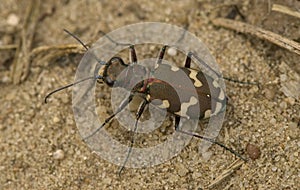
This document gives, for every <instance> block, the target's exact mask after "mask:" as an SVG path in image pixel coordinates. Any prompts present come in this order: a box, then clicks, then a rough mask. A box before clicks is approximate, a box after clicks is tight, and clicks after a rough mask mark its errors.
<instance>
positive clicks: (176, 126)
mask: <svg viewBox="0 0 300 190" xmlns="http://www.w3.org/2000/svg"><path fill="white" fill-rule="evenodd" d="M179 123H180V117H179V116H175V130H176V131H177V132H180V133H183V134H186V135H190V136H193V137H196V138H198V139H203V140H205V141H208V142H211V143H213V144H216V145H218V146H220V147H222V148H223V149H225V150H226V151H228V152H230V153H232V154H234V155H235V156H236V157H238V158H240V159H241V160H244V161H247V159H246V158H244V157H243V156H242V155H240V154H239V153H237V152H236V151H234V150H232V149H231V148H228V147H227V146H225V145H224V144H222V143H219V142H218V141H216V140H214V139H211V138H208V137H204V136H202V135H199V134H197V133H193V132H189V131H183V130H181V129H179Z"/></svg>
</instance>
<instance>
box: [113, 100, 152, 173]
mask: <svg viewBox="0 0 300 190" xmlns="http://www.w3.org/2000/svg"><path fill="white" fill-rule="evenodd" d="M148 103H149V102H148V101H147V100H146V99H145V100H144V101H143V102H142V103H141V105H140V106H139V108H138V111H137V113H136V120H135V124H134V130H133V135H132V138H131V142H130V147H129V149H128V152H127V156H126V158H125V161H124V163H123V165H122V166H121V168H120V170H119V172H118V174H119V176H121V173H122V171H123V170H124V168H125V165H126V163H127V161H128V158H129V156H130V153H131V151H132V148H133V144H134V140H135V135H134V134H135V133H136V131H137V124H138V121H139V119H140V117H141V116H142V114H143V112H144V110H145V107H146V105H148Z"/></svg>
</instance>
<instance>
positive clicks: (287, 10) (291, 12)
mask: <svg viewBox="0 0 300 190" xmlns="http://www.w3.org/2000/svg"><path fill="white" fill-rule="evenodd" d="M272 11H277V12H281V13H284V14H287V15H291V16H294V17H298V18H300V12H299V11H294V10H292V9H291V8H289V7H286V6H283V5H278V4H274V5H273V6H272Z"/></svg>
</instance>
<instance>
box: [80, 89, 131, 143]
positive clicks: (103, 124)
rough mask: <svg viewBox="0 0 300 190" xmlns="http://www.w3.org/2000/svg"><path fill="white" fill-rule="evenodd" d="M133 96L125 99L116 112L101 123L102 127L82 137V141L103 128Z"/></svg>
mask: <svg viewBox="0 0 300 190" xmlns="http://www.w3.org/2000/svg"><path fill="white" fill-rule="evenodd" d="M133 96H134V95H133V94H131V95H130V96H129V97H128V98H127V99H125V100H124V101H123V102H122V103H121V105H120V106H119V107H118V109H117V111H116V112H115V113H113V114H112V115H110V116H109V117H108V118H106V119H105V121H104V123H102V125H101V126H100V127H98V128H97V129H96V130H95V131H94V132H92V133H91V134H89V135H88V136H86V137H84V138H83V141H86V140H87V139H89V138H90V137H92V136H93V135H95V134H96V133H97V132H98V131H100V129H102V127H104V126H105V125H106V124H107V123H109V122H110V120H111V119H113V118H114V117H115V116H116V115H117V114H118V113H120V112H121V111H122V110H123V109H124V108H125V107H126V106H127V105H128V104H129V103H130V102H131V101H132V98H133Z"/></svg>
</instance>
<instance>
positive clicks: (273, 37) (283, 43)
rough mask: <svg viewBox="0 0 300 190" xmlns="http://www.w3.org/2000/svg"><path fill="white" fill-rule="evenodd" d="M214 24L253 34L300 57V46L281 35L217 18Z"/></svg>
mask: <svg viewBox="0 0 300 190" xmlns="http://www.w3.org/2000/svg"><path fill="white" fill-rule="evenodd" d="M212 22H213V24H214V25H216V26H223V27H225V28H229V29H231V30H235V31H237V32H241V33H248V34H252V35H254V36H256V37H258V38H261V39H264V40H268V41H270V42H272V43H274V44H276V45H278V46H280V47H283V48H285V49H287V50H289V51H291V52H294V53H296V54H298V55H300V44H299V43H297V42H295V41H293V40H289V39H287V38H285V37H283V36H281V35H279V34H275V33H273V32H270V31H267V30H264V29H262V28H259V27H256V26H253V25H250V24H246V23H243V22H239V21H235V20H231V19H225V18H217V19H214V20H213V21H212Z"/></svg>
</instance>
